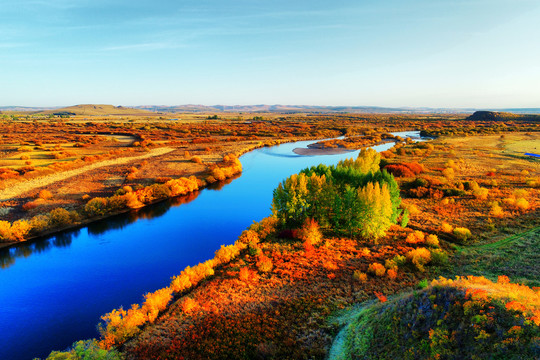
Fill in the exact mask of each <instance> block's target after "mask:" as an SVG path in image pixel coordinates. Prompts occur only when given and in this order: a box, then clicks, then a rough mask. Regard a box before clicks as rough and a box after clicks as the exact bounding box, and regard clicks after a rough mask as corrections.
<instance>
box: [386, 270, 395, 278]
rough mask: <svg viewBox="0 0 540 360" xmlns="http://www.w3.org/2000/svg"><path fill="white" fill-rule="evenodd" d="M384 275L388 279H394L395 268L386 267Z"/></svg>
mask: <svg viewBox="0 0 540 360" xmlns="http://www.w3.org/2000/svg"><path fill="white" fill-rule="evenodd" d="M386 275H387V276H388V278H389V279H391V280H395V279H396V278H397V270H396V269H388V270H387V272H386Z"/></svg>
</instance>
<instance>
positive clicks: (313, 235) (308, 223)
mask: <svg viewBox="0 0 540 360" xmlns="http://www.w3.org/2000/svg"><path fill="white" fill-rule="evenodd" d="M298 237H299V238H300V240H302V241H307V242H309V243H311V245H317V244H318V243H320V242H321V241H322V233H321V230H320V227H319V223H318V222H317V221H315V220H314V219H311V218H307V219H306V220H305V221H304V225H303V226H302V228H301V229H300V231H299V232H298Z"/></svg>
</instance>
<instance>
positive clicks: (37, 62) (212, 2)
mask: <svg viewBox="0 0 540 360" xmlns="http://www.w3.org/2000/svg"><path fill="white" fill-rule="evenodd" d="M539 19H540V1H539V0H452V1H450V0H408V1H404V0H332V1H322V0H309V1H307V0H288V1H284V0H271V1H268V0H264V1H263V0H0V106H15V105H16V106H64V105H66V106H67V105H75V104H86V103H100V104H113V105H123V106H130V105H150V104H152V105H180V104H204V105H215V104H224V105H235V104H242V105H246V104H302V105H356V106H392V107H398V106H400V107H401V106H410V107H420V106H425V107H454V108H456V107H460V108H463V107H475V108H484V107H489V108H505V107H540V45H539V41H540V21H539Z"/></svg>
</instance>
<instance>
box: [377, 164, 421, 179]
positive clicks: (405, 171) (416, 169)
mask: <svg viewBox="0 0 540 360" xmlns="http://www.w3.org/2000/svg"><path fill="white" fill-rule="evenodd" d="M384 169H385V170H386V171H388V172H389V173H390V174H392V175H394V176H397V177H413V176H415V175H418V174H420V173H422V172H423V171H424V168H423V166H422V165H420V164H419V163H417V162H412V163H397V164H388V165H386V166H385V167H384Z"/></svg>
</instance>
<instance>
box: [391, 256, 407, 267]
mask: <svg viewBox="0 0 540 360" xmlns="http://www.w3.org/2000/svg"><path fill="white" fill-rule="evenodd" d="M392 261H393V262H394V263H395V264H396V265H397V267H398V268H400V267H403V266H405V264H406V263H407V258H406V257H405V256H404V255H396V256H394V257H393V258H392Z"/></svg>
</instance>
